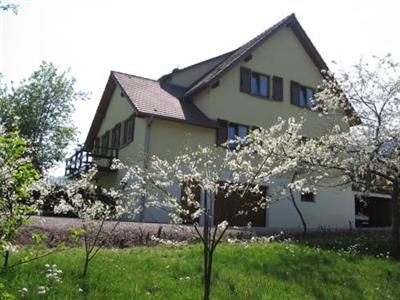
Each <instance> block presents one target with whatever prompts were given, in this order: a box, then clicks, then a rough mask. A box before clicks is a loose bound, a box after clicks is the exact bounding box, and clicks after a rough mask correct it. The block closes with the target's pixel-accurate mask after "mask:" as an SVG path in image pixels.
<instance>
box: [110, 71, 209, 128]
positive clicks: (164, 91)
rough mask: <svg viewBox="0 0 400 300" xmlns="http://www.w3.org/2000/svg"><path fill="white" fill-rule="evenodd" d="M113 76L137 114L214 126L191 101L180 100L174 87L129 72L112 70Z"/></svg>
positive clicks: (178, 92) (180, 92) (177, 90)
mask: <svg viewBox="0 0 400 300" xmlns="http://www.w3.org/2000/svg"><path fill="white" fill-rule="evenodd" d="M112 75H113V77H114V78H115V80H116V81H117V83H118V84H119V85H120V86H121V88H122V90H123V91H124V92H125V93H126V95H127V96H128V98H129V99H130V100H131V102H132V104H133V106H134V107H135V109H136V110H137V111H138V112H139V114H145V115H154V116H155V117H160V118H165V119H172V120H176V121H182V122H186V123H191V124H195V125H200V126H207V127H215V126H216V124H215V122H213V121H211V120H210V119H208V118H207V117H206V115H205V114H204V113H203V112H202V111H200V110H199V109H198V108H197V107H196V106H195V105H194V104H193V103H191V102H188V101H181V100H179V98H178V97H177V94H182V93H183V92H184V91H179V89H177V88H176V87H172V86H167V87H161V85H160V82H159V81H155V80H152V79H147V78H143V77H138V76H134V75H130V74H125V73H120V72H115V71H113V72H112Z"/></svg>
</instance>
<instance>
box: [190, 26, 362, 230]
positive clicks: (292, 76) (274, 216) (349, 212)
mask: <svg viewBox="0 0 400 300" xmlns="http://www.w3.org/2000/svg"><path fill="white" fill-rule="evenodd" d="M240 67H246V68H249V69H251V70H253V71H255V72H259V73H262V74H266V75H269V76H271V78H272V76H274V75H275V76H279V77H281V78H283V102H278V101H272V100H270V99H264V98H260V97H256V96H253V95H249V94H246V93H242V92H240ZM291 80H293V81H296V82H299V83H300V84H301V85H304V86H307V87H311V88H316V87H317V86H318V85H319V84H320V83H321V80H322V76H321V74H320V72H319V70H318V69H317V67H316V66H315V65H314V64H313V62H312V61H311V59H310V57H309V56H308V54H307V53H306V51H305V50H304V48H303V47H302V45H301V44H300V42H299V41H298V40H297V38H296V36H295V35H294V34H293V32H292V31H291V29H289V28H285V29H282V30H281V31H279V32H278V33H276V34H275V35H274V36H272V37H271V38H270V39H269V40H267V41H266V42H265V43H264V44H263V45H261V46H260V47H258V48H257V49H256V50H255V51H254V52H253V53H252V59H251V60H250V61H248V62H245V61H242V62H240V63H239V64H237V65H236V66H235V67H233V68H232V69H231V70H230V71H229V72H228V73H226V74H225V75H224V76H223V77H222V78H220V80H219V81H220V82H219V85H218V87H217V88H207V89H205V90H203V91H201V92H200V93H199V94H197V95H196V96H194V98H193V99H192V101H193V102H194V103H195V104H196V105H197V107H199V108H200V109H201V110H202V111H203V112H204V113H205V114H206V115H207V116H208V117H209V118H211V119H223V120H226V121H229V122H234V123H238V124H243V125H250V126H259V127H266V128H267V127H269V126H271V125H273V124H274V122H275V121H276V120H277V118H278V117H282V118H283V119H287V118H288V117H291V116H294V117H297V118H299V117H304V118H305V119H306V122H305V126H304V131H303V133H304V134H305V135H307V136H311V137H312V136H318V135H320V134H322V133H324V132H325V131H326V130H327V129H331V127H332V123H331V122H332V120H327V119H325V118H324V117H320V116H318V113H317V112H311V111H310V110H307V109H304V108H300V107H298V106H295V105H292V104H291V103H290V81H291ZM271 81H272V80H270V83H271ZM270 86H271V85H270ZM270 96H271V91H270ZM334 122H335V124H338V125H340V126H341V127H342V129H343V130H349V128H348V126H347V125H346V124H345V123H343V122H342V121H341V120H340V119H337V120H334ZM296 202H297V204H298V205H299V207H300V209H301V211H302V212H303V214H304V215H305V219H306V221H307V224H308V226H309V227H310V228H317V227H320V226H322V227H330V228H344V227H348V226H349V222H352V224H354V200H353V193H352V191H351V188H350V187H346V188H343V187H339V188H330V189H321V190H320V191H319V192H318V194H317V195H316V199H315V202H313V203H309V202H301V201H300V195H299V194H296ZM266 224H267V226H268V227H273V228H298V227H301V221H300V219H299V217H298V215H297V213H296V211H295V208H294V207H293V204H292V203H291V202H290V201H289V199H287V197H284V198H282V199H280V200H279V201H274V202H273V203H271V204H270V206H269V208H268V210H267V213H266Z"/></svg>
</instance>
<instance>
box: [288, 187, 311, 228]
mask: <svg viewBox="0 0 400 300" xmlns="http://www.w3.org/2000/svg"><path fill="white" fill-rule="evenodd" d="M289 194H290V199H291V200H292V203H293V206H294V208H295V209H296V211H297V214H298V215H299V217H300V220H301V223H302V224H303V235H306V233H307V224H306V221H305V220H304V216H303V214H302V213H301V210H300V208H299V207H298V205H297V203H296V201H295V200H294V196H293V191H292V189H291V188H289Z"/></svg>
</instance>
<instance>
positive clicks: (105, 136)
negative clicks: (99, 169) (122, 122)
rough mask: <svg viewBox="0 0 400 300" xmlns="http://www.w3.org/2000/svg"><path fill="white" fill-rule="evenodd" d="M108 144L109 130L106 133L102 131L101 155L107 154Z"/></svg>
mask: <svg viewBox="0 0 400 300" xmlns="http://www.w3.org/2000/svg"><path fill="white" fill-rule="evenodd" d="M109 146H110V131H106V133H104V134H103V136H102V137H101V149H100V153H101V155H107V154H108V148H109Z"/></svg>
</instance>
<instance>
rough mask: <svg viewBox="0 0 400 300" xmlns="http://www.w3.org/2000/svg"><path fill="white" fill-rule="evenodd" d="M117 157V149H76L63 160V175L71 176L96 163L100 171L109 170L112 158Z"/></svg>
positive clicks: (86, 169) (84, 170)
mask: <svg viewBox="0 0 400 300" xmlns="http://www.w3.org/2000/svg"><path fill="white" fill-rule="evenodd" d="M114 158H118V149H115V148H104V147H95V148H93V151H87V150H85V149H81V150H77V151H76V152H75V154H74V155H72V156H71V157H70V158H68V159H67V160H66V161H65V176H66V177H73V176H76V175H79V174H80V173H81V172H86V171H88V170H89V169H90V167H91V166H93V165H96V166H97V167H98V169H99V170H100V171H111V169H110V167H111V164H112V160H113V159H114Z"/></svg>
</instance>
